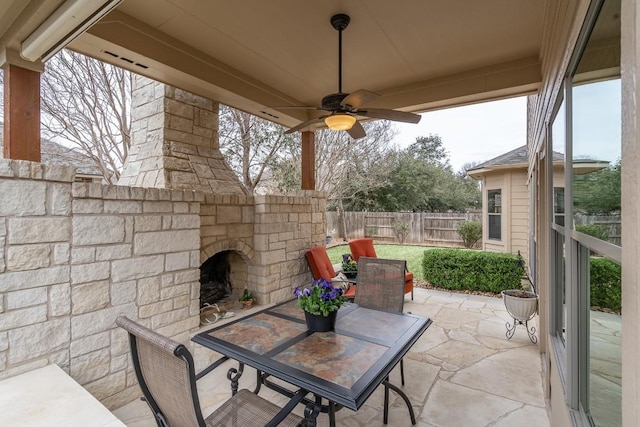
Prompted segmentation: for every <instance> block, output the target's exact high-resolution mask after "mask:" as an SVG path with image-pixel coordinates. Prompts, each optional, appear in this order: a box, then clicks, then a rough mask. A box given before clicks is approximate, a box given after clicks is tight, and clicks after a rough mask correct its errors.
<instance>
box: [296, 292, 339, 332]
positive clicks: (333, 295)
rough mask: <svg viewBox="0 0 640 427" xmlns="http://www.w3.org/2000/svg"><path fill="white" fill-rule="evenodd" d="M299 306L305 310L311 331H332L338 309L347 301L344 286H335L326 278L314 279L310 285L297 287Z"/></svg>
mask: <svg viewBox="0 0 640 427" xmlns="http://www.w3.org/2000/svg"><path fill="white" fill-rule="evenodd" d="M293 293H294V295H295V296H296V298H298V302H297V304H298V307H300V308H302V309H303V310H304V315H305V320H306V321H307V327H308V328H309V330H311V331H316V332H326V331H332V330H333V329H334V327H335V323H336V317H337V315H338V310H339V309H340V307H341V306H342V304H344V303H345V302H346V301H347V297H345V296H344V291H343V290H342V288H334V287H333V286H332V285H331V283H329V282H327V281H326V280H325V279H318V280H314V282H313V283H312V284H311V286H309V287H300V286H298V287H296V289H295V290H294V291H293Z"/></svg>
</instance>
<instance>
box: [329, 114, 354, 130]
mask: <svg viewBox="0 0 640 427" xmlns="http://www.w3.org/2000/svg"><path fill="white" fill-rule="evenodd" d="M355 122H356V118H355V117H353V116H352V115H349V114H332V115H330V116H328V117H327V118H325V119H324V123H325V124H326V125H327V127H328V128H329V129H332V130H349V129H351V128H352V127H353V125H354V124H355Z"/></svg>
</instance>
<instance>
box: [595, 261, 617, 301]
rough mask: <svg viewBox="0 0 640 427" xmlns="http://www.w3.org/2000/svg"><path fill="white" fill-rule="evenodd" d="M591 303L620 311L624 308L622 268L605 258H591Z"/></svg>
mask: <svg viewBox="0 0 640 427" xmlns="http://www.w3.org/2000/svg"><path fill="white" fill-rule="evenodd" d="M590 273H591V305H592V306H597V307H603V308H608V309H610V310H613V311H615V312H617V313H619V312H620V311H621V309H622V303H621V301H622V298H621V297H622V279H621V277H622V276H621V275H622V270H621V268H620V266H619V265H618V264H616V263H615V262H613V261H610V260H608V259H604V258H591V266H590Z"/></svg>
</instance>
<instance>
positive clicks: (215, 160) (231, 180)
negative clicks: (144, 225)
mask: <svg viewBox="0 0 640 427" xmlns="http://www.w3.org/2000/svg"><path fill="white" fill-rule="evenodd" d="M132 87H133V88H132V96H131V98H132V107H131V109H132V111H131V117H132V123H131V129H132V137H131V149H130V151H129V154H128V156H127V159H126V161H125V164H124V169H123V172H122V175H121V177H120V180H119V181H118V185H126V186H130V187H155V188H170V189H180V190H196V191H203V192H205V193H213V194H235V195H244V194H245V191H244V189H243V187H242V185H241V184H240V182H239V181H238V178H237V177H236V175H235V174H234V173H233V171H232V170H231V168H230V167H229V165H228V164H227V163H226V162H225V160H224V158H223V156H222V153H220V150H219V148H220V147H219V143H218V103H216V102H214V101H212V100H210V99H206V98H202V97H200V96H197V95H194V94H192V93H189V92H185V91H183V90H181V89H177V88H174V87H171V86H167V85H165V84H163V83H160V82H157V81H155V80H151V79H148V78H146V77H141V76H134V77H133V84H132Z"/></svg>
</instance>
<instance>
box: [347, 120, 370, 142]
mask: <svg viewBox="0 0 640 427" xmlns="http://www.w3.org/2000/svg"><path fill="white" fill-rule="evenodd" d="M347 132H348V133H349V135H351V138H353V139H360V138H363V137H365V136H367V133H366V132H365V131H364V128H363V127H362V125H361V124H360V122H358V121H356V122H355V123H354V124H353V126H351V129H349V130H348V131H347Z"/></svg>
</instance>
